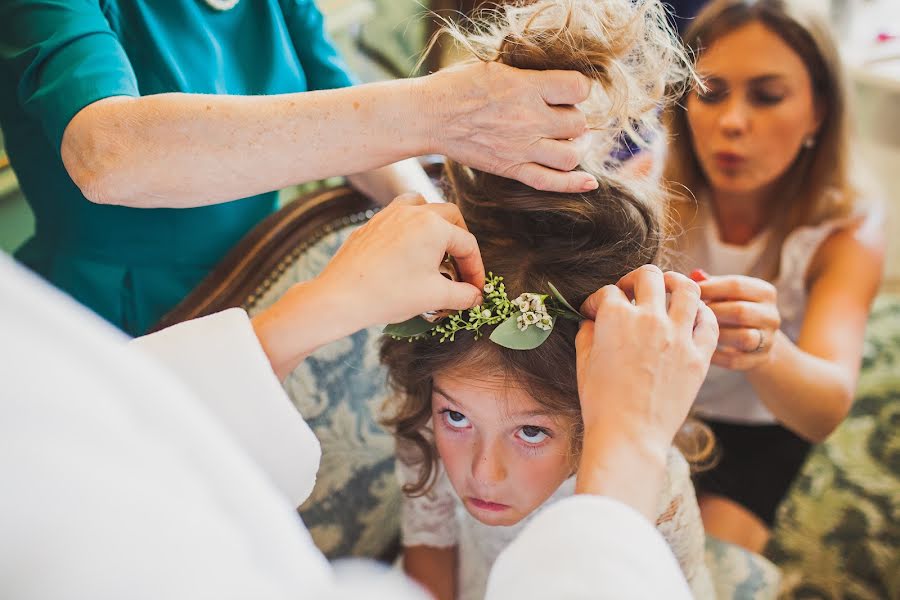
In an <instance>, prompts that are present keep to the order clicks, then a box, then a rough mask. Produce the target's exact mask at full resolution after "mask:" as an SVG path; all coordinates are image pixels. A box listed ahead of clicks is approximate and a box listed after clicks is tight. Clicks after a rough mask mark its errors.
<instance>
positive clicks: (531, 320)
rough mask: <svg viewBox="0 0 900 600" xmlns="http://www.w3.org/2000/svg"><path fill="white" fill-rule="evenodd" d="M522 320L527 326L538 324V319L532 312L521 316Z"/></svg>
mask: <svg viewBox="0 0 900 600" xmlns="http://www.w3.org/2000/svg"><path fill="white" fill-rule="evenodd" d="M522 319H523V320H524V321H525V323H526V324H527V325H534V324H535V323H537V322H538V320H539V319H540V317H538V315H536V314H535V313H533V312H526V313H523V314H522Z"/></svg>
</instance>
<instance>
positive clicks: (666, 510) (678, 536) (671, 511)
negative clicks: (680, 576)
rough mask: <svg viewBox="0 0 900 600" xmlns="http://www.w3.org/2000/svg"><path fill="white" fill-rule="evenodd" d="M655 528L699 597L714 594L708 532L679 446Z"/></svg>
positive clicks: (672, 455) (671, 454) (672, 452)
mask: <svg viewBox="0 0 900 600" xmlns="http://www.w3.org/2000/svg"><path fill="white" fill-rule="evenodd" d="M656 528H657V529H658V530H659V532H660V533H661V534H662V535H663V537H664V538H665V539H666V542H668V544H669V547H671V548H672V553H673V554H675V558H676V559H678V564H679V565H680V566H681V571H682V572H683V573H684V577H685V579H687V580H688V583H689V584H690V586H691V592H693V594H694V597H695V598H696V599H697V600H706V599H711V598H715V591H714V589H713V583H712V578H711V577H710V573H709V569H707V566H706V562H705V546H706V534H705V532H704V530H703V521H701V520H700V507H699V506H698V504H697V496H696V494H695V492H694V484H693V482H692V481H691V476H690V468H689V467H688V464H687V461H686V460H685V459H684V457H683V456H682V455H681V453H680V452H678V450H675V449H674V448H673V449H672V450H670V451H669V457H668V465H667V471H666V485H665V488H664V489H663V492H662V495H661V496H660V505H659V516H658V517H657V519H656Z"/></svg>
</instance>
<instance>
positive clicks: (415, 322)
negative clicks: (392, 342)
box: [382, 317, 437, 338]
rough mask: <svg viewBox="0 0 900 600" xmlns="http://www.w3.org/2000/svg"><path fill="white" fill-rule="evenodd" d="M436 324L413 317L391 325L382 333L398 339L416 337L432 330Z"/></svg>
mask: <svg viewBox="0 0 900 600" xmlns="http://www.w3.org/2000/svg"><path fill="white" fill-rule="evenodd" d="M435 325H437V323H429V322H428V321H426V320H425V319H423V318H422V317H413V318H412V319H409V320H408V321H403V322H402V323H392V324H390V325H388V326H387V327H385V328H384V330H383V331H382V333H384V334H386V335H391V336H394V337H399V338H407V337H416V336H417V335H422V334H423V333H427V332H429V331H431V330H432V329H434V327H435Z"/></svg>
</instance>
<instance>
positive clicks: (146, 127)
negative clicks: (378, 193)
mask: <svg viewBox="0 0 900 600" xmlns="http://www.w3.org/2000/svg"><path fill="white" fill-rule="evenodd" d="M424 90H425V88H424V86H423V85H422V84H421V80H414V79H411V80H399V81H391V82H383V83H376V84H368V85H363V86H357V87H353V88H343V89H338V90H325V91H315V92H302V93H296V94H283V95H277V96H214V95H201V94H182V93H171V94H159V95H154V96H146V97H141V98H124V97H117V98H107V99H105V100H101V101H98V102H95V103H94V104H91V105H89V106H88V107H86V108H84V109H82V111H81V112H79V113H78V114H77V115H76V116H75V117H74V118H73V119H72V121H71V122H70V123H69V126H68V127H67V128H66V132H65V134H64V136H63V143H62V148H61V152H62V157H63V162H64V164H65V166H66V169H67V170H68V171H69V174H70V176H71V177H72V179H73V181H75V183H76V184H77V185H78V186H79V187H80V188H81V189H82V191H83V192H84V193H85V196H86V197H88V199H90V200H92V201H94V202H98V203H102V204H117V205H124V206H133V207H143V208H159V207H171V208H186V207H193V206H204V205H209V204H214V203H218V202H225V201H229V200H235V199H239V198H245V197H249V196H253V195H256V194H260V193H263V192H267V191H272V190H276V189H281V188H284V187H287V186H290V185H295V184H298V183H302V182H306V181H312V180H316V179H322V178H325V177H330V176H335V175H344V174H347V173H359V172H363V171H367V170H370V169H375V168H378V167H382V166H384V165H387V164H390V163H393V162H396V161H398V160H401V159H404V158H408V157H411V156H416V155H419V154H423V153H427V152H430V151H431V150H432V148H431V147H430V144H431V141H430V140H429V132H430V131H431V128H432V124H431V123H430V122H429V118H430V117H429V115H430V114H432V113H431V112H430V111H429V110H427V107H426V106H424V105H426V104H428V102H427V101H426V100H425V94H426V92H425V91H424Z"/></svg>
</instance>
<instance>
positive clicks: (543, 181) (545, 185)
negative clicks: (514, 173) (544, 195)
mask: <svg viewBox="0 0 900 600" xmlns="http://www.w3.org/2000/svg"><path fill="white" fill-rule="evenodd" d="M529 179H530V181H526V182H525V183H527V184H528V185H530V186H531V187H533V188H534V189H536V190H539V191H541V192H546V191H549V189H550V177H548V176H547V175H546V174H544V173H538V174H536V175H533V176H532V177H530V178H529Z"/></svg>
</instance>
